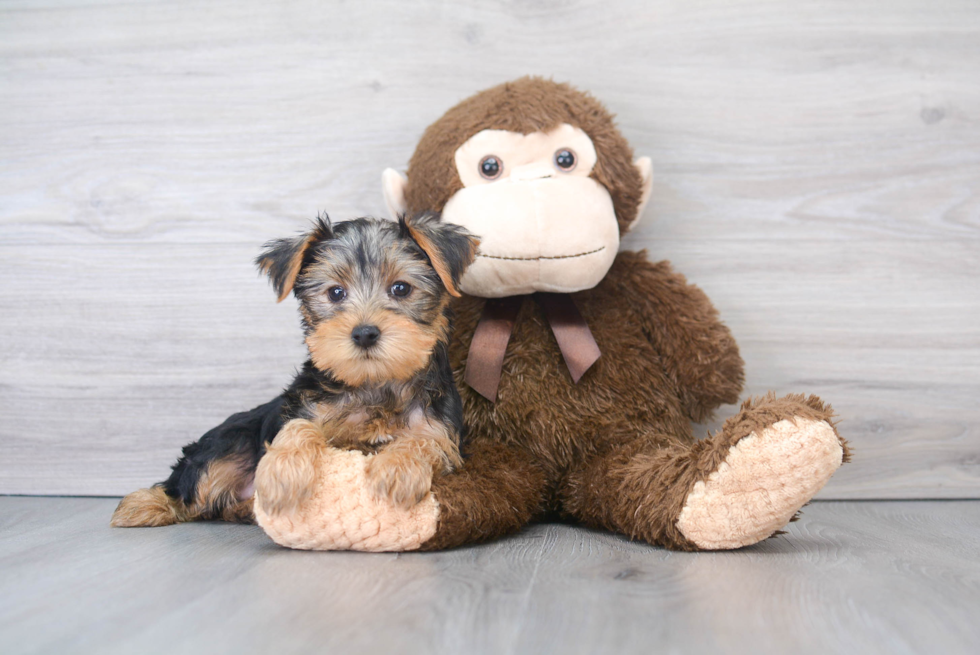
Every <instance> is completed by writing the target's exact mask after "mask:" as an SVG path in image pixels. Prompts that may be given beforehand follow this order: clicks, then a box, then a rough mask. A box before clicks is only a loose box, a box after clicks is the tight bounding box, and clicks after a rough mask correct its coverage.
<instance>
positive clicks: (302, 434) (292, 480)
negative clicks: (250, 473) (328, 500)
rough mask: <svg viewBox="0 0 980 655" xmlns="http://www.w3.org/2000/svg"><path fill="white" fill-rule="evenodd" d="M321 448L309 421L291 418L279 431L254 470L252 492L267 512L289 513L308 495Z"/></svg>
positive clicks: (321, 442)
mask: <svg viewBox="0 0 980 655" xmlns="http://www.w3.org/2000/svg"><path fill="white" fill-rule="evenodd" d="M324 448H325V444H324V441H323V435H322V434H321V432H320V430H319V429H318V428H317V427H316V425H314V424H313V423H311V422H310V421H305V420H302V419H293V420H292V421H290V422H289V423H287V424H286V425H285V426H284V427H283V428H282V430H280V431H279V434H278V435H276V438H275V439H274V440H273V442H272V443H271V444H270V445H269V447H268V448H267V450H266V453H265V455H264V456H263V457H262V459H261V460H259V464H258V467H257V468H256V471H255V493H256V495H257V496H258V497H259V498H261V499H262V504H263V505H264V506H265V508H266V511H267V512H268V513H269V514H272V515H275V514H280V513H289V512H293V511H295V510H296V508H297V507H299V506H300V505H301V504H302V503H303V502H305V501H306V500H307V499H308V498H309V497H310V495H311V494H312V493H313V485H314V483H315V481H316V469H317V460H318V458H319V457H320V453H321V451H322V450H323V449H324Z"/></svg>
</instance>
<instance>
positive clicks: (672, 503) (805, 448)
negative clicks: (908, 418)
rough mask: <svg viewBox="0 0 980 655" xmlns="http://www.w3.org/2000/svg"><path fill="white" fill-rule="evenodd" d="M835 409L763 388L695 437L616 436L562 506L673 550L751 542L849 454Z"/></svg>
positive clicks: (571, 479) (572, 479) (569, 488)
mask: <svg viewBox="0 0 980 655" xmlns="http://www.w3.org/2000/svg"><path fill="white" fill-rule="evenodd" d="M832 416H833V413H832V410H831V409H830V408H829V407H827V406H825V405H824V404H823V403H822V402H821V401H820V400H819V399H818V398H817V397H816V396H810V397H809V398H804V397H803V396H787V397H785V398H780V399H776V398H774V397H773V396H771V395H770V396H767V397H765V398H762V399H759V400H757V401H752V400H749V401H746V402H745V403H744V404H743V405H742V409H741V411H739V413H738V414H736V415H735V416H733V417H732V418H730V419H728V420H727V421H726V422H725V424H724V426H723V427H722V429H721V431H720V432H718V433H717V434H715V435H713V436H711V437H709V438H707V439H703V440H701V441H698V442H696V443H694V444H693V445H686V444H682V443H674V444H672V445H668V446H666V447H657V445H656V441H655V439H651V438H649V437H636V438H634V439H632V440H626V441H621V442H620V443H618V444H617V445H616V446H613V447H610V448H608V449H607V450H606V451H605V452H601V453H599V454H597V455H596V456H594V457H592V458H591V459H589V460H588V461H586V462H584V463H583V465H582V466H580V467H579V468H577V469H576V470H574V471H573V472H572V473H571V474H570V475H569V476H568V478H567V480H566V483H565V484H564V486H563V489H562V491H561V498H562V501H563V507H564V509H565V511H567V512H569V513H570V514H572V515H573V516H575V517H576V518H577V519H579V520H580V521H582V522H584V523H586V524H588V525H592V526H595V527H601V528H605V529H609V530H615V531H617V532H621V533H623V534H626V535H629V536H630V537H633V538H638V539H644V540H646V541H648V542H650V543H652V544H658V545H662V546H666V547H667V548H671V549H675V550H724V549H732V548H741V547H742V546H748V545H750V544H754V543H757V542H759V541H762V540H763V539H766V538H767V537H769V536H771V535H772V534H774V533H775V532H776V531H777V530H779V529H780V528H783V527H784V526H785V525H786V524H787V523H789V522H790V521H791V520H792V519H793V517H794V516H795V515H796V513H797V512H798V511H799V510H800V508H801V507H803V505H805V504H806V503H807V502H808V501H809V500H810V499H811V498H812V497H813V495H814V494H816V493H817V492H818V491H819V490H820V489H821V488H822V487H823V486H824V484H826V482H827V480H829V479H830V476H831V475H832V474H833V473H834V471H836V470H837V468H838V467H839V466H840V465H841V463H842V462H846V461H847V460H848V449H847V444H846V443H845V442H844V440H843V439H841V438H840V436H839V435H838V434H837V431H836V429H835V428H834V427H833V425H832V423H831V419H832ZM661 443H662V442H661Z"/></svg>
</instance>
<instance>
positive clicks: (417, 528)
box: [255, 448, 439, 552]
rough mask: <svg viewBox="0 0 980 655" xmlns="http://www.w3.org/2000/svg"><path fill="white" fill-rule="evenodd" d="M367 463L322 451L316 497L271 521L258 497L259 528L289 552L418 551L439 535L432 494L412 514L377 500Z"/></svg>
mask: <svg viewBox="0 0 980 655" xmlns="http://www.w3.org/2000/svg"><path fill="white" fill-rule="evenodd" d="M367 460H368V458H367V457H366V456H365V455H362V454H361V453H359V452H356V451H350V450H337V449H334V448H325V449H323V450H322V451H321V453H320V456H319V457H317V464H316V466H317V472H316V482H315V483H314V490H313V493H312V495H311V496H310V497H309V498H308V499H306V500H305V501H303V502H302V503H301V504H300V505H299V507H298V508H297V509H296V510H295V511H293V512H283V513H280V514H278V515H275V516H272V515H269V514H268V513H267V512H265V511H264V510H263V508H262V498H261V497H260V496H259V494H258V493H256V495H255V518H256V520H257V521H258V524H259V525H260V526H262V529H263V530H265V532H266V534H268V535H269V536H270V537H271V538H272V540H273V541H275V542H276V543H277V544H279V545H281V546H287V547H289V548H299V549H302V550H363V551H373V552H378V551H404V550H415V549H417V548H418V547H419V546H421V545H422V544H423V543H425V542H426V541H427V540H428V539H429V538H431V537H432V535H434V534H435V532H436V526H437V525H438V522H439V503H438V502H436V499H435V497H434V496H433V495H432V494H431V493H430V494H429V495H428V496H426V497H425V499H423V500H422V502H420V503H418V504H417V505H415V506H414V507H412V508H411V509H408V510H405V509H400V508H398V507H394V506H392V505H389V504H387V503H384V502H381V501H378V500H376V499H375V498H374V496H373V495H372V494H371V493H370V492H369V491H368V486H367V483H366V480H367V478H366V475H365V473H364V466H365V464H366V463H367ZM259 470H260V471H262V468H261V467H260V469H259ZM260 486H261V485H258V484H257V485H256V488H259V487H260Z"/></svg>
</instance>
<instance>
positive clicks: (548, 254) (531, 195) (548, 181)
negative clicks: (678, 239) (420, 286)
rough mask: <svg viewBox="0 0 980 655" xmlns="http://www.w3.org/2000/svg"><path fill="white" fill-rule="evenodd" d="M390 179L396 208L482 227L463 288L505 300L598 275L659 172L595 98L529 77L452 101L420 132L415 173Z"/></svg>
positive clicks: (570, 287)
mask: <svg viewBox="0 0 980 655" xmlns="http://www.w3.org/2000/svg"><path fill="white" fill-rule="evenodd" d="M382 181H383V186H384V194H385V201H386V202H387V204H388V209H389V211H390V212H392V215H393V216H396V215H400V214H405V213H408V214H412V213H414V212H418V211H425V210H433V211H441V212H442V220H444V221H446V222H450V223H456V224H458V225H462V226H463V227H465V228H466V229H467V230H468V231H470V232H471V233H473V234H476V235H478V236H479V237H480V239H481V245H480V251H479V253H478V254H477V259H476V261H475V262H474V263H473V264H472V265H471V266H470V268H469V269H468V270H467V272H466V274H465V275H464V277H463V279H462V282H461V285H460V286H461V288H462V290H463V291H464V292H466V293H468V294H471V295H475V296H482V297H485V298H498V297H503V296H513V295H518V294H524V293H532V292H534V291H553V292H561V293H571V292H573V291H581V290H583V289H590V288H592V287H594V286H595V285H596V284H598V283H599V281H600V280H602V278H603V277H605V275H606V272H607V271H608V270H609V267H610V266H611V265H612V262H613V259H614V258H615V257H616V252H617V249H618V248H619V237H620V235H621V234H623V233H625V232H626V231H627V230H629V229H630V228H631V227H632V226H633V225H634V224H635V223H636V221H637V220H638V219H639V217H640V214H641V212H642V211H643V206H644V205H645V204H646V201H647V199H648V197H649V194H650V189H651V186H652V183H653V177H652V171H651V165H650V160H649V158H647V157H642V158H640V159H639V160H637V161H635V162H634V161H633V150H632V149H631V148H630V146H629V144H628V143H627V142H626V139H625V138H623V135H622V134H620V132H619V130H618V129H616V126H615V125H614V124H613V117H612V115H611V114H610V113H609V112H608V111H607V110H606V108H605V107H603V105H602V104H601V103H600V102H599V101H598V100H596V99H595V98H593V97H592V96H590V95H588V94H585V93H583V92H581V91H578V90H576V89H574V88H572V87H571V86H569V85H567V84H558V83H555V82H552V81H549V80H544V79H541V78H537V77H524V78H521V79H519V80H515V81H513V82H508V83H505V84H501V85H500V86H496V87H493V88H491V89H487V90H486V91H482V92H480V93H478V94H476V95H475V96H472V97H470V98H468V99H466V100H464V101H463V102H461V103H459V104H458V105H456V106H455V107H453V108H452V109H450V110H449V111H448V112H446V113H445V114H444V115H443V116H442V118H440V119H439V120H437V121H436V122H435V123H433V124H432V125H430V126H429V128H428V129H426V131H425V133H424V134H423V135H422V140H421V141H420V142H419V145H418V147H417V148H416V149H415V154H414V155H413V156H412V159H411V161H410V162H409V166H408V179H405V178H404V177H402V175H401V174H399V173H398V172H396V171H394V170H392V169H390V168H389V169H388V170H386V171H385V172H384V176H383V179H382Z"/></svg>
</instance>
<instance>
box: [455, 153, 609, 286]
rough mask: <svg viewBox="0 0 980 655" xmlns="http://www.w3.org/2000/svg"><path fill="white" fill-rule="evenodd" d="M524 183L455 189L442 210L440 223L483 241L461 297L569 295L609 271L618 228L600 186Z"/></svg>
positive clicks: (540, 180) (536, 178) (580, 180)
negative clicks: (463, 228) (460, 226)
mask: <svg viewBox="0 0 980 655" xmlns="http://www.w3.org/2000/svg"><path fill="white" fill-rule="evenodd" d="M515 172H518V171H515ZM528 173H532V172H531V171H528ZM528 177H530V179H527V178H523V179H522V178H521V177H518V176H516V175H515V178H516V179H506V180H500V181H499V182H496V183H494V184H483V185H478V186H472V187H467V188H464V189H461V190H460V191H458V192H456V194H455V195H454V196H453V197H452V198H451V199H450V201H449V202H448V203H447V204H446V206H445V208H444V209H443V212H442V219H443V220H444V221H447V222H449V223H456V224H457V225H462V226H463V227H465V228H466V229H467V230H469V231H470V232H472V233H473V234H476V235H486V236H484V237H482V240H481V243H480V250H479V252H478V253H477V257H476V261H475V262H473V264H472V265H471V266H470V268H469V269H468V270H467V272H466V274H465V275H464V276H463V279H462V281H461V283H460V287H461V289H462V291H463V292H464V293H468V294H470V295H474V296H481V297H484V298H500V297H504V296H513V295H518V294H525V293H533V292H535V291H552V292H558V293H571V292H574V291H581V290H583V289H591V288H592V287H594V286H595V285H596V284H598V283H599V281H600V280H602V278H603V277H605V275H606V273H607V272H608V270H609V267H610V266H612V262H613V259H615V257H616V252H617V250H618V249H619V225H618V224H617V222H616V214H615V211H614V209H613V204H612V198H610V196H609V193H608V192H607V191H606V190H605V188H603V187H602V186H601V185H600V184H599V183H597V182H596V181H595V180H593V179H592V178H589V177H578V176H574V177H573V176H564V177H544V176H543V175H538V174H533V173H532V175H529V176H528Z"/></svg>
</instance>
